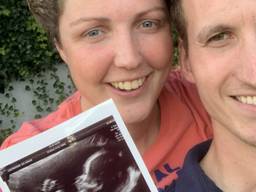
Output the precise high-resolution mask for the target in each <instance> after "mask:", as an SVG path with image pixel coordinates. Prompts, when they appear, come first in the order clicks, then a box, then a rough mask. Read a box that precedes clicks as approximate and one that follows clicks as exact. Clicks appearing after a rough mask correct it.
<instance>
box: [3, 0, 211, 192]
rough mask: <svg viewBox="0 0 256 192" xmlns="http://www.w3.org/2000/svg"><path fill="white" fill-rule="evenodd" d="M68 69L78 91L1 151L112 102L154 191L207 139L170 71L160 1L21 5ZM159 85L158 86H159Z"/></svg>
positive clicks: (192, 97)
mask: <svg viewBox="0 0 256 192" xmlns="http://www.w3.org/2000/svg"><path fill="white" fill-rule="evenodd" d="M28 3H29V6H30V9H31V11H32V12H33V14H34V15H35V17H36V18H37V20H38V21H39V22H40V23H41V24H42V25H43V27H44V28H45V29H46V30H47V31H48V33H49V34H50V37H51V38H52V40H53V41H54V43H55V45H56V47H57V50H58V52H59V54H60V56H61V57H62V59H63V60H64V61H65V63H66V64H67V65H68V67H69V70H70V72H71V76H72V79H73V81H74V83H75V85H76V88H77V90H78V91H77V92H76V93H75V94H74V95H72V96H71V97H70V98H68V99H67V100H66V101H64V102H63V103H62V104H61V105H60V106H59V108H58V110H57V111H55V112H53V113H52V114H50V115H48V116H47V117H45V118H42V119H39V120H34V121H30V122H26V123H24V124H23V125H22V127H21V129H20V130H19V131H18V132H16V133H15V134H13V135H12V136H10V137H9V138H8V139H7V140H6V141H5V142H4V144H3V145H2V148H6V147H8V146H10V145H12V144H14V143H17V142H19V141H21V140H24V139H26V138H28V137H31V136H32V135H35V134H37V133H40V132H42V131H44V130H47V129H49V128H51V127H53V126H55V125H57V124H59V123H61V122H63V121H65V120H67V119H69V118H71V117H73V116H75V115H77V114H79V113H80V112H82V111H85V110H87V109H89V108H90V107H92V106H95V105H96V104H98V103H100V102H102V101H104V100H106V99H108V98H112V99H113V100H114V102H115V103H116V105H117V107H118V109H119V111H120V113H121V116H122V117H123V119H124V122H125V123H126V126H127V128H128V129H129V132H130V133H131V135H132V137H133V139H134V141H135V144H136V145H137V147H138V149H139V151H140V153H141V154H142V156H143V158H144V161H145V163H146V165H147V167H148V169H149V171H150V172H151V174H152V176H153V178H154V180H155V181H156V183H157V185H158V187H159V189H162V188H163V187H164V185H165V183H170V180H172V179H173V178H175V177H176V171H177V170H178V169H179V167H180V166H181V164H182V161H183V158H184V154H185V153H186V152H187V149H188V148H190V147H191V145H194V144H195V143H198V142H200V141H202V140H205V139H207V138H208V137H209V136H210V135H211V133H210V132H211V131H210V126H209V125H210V121H209V119H208V116H207V114H206V113H205V111H204V109H203V108H202V106H201V103H200V101H199V98H198V96H197V93H196V91H195V89H194V87H193V86H192V85H191V84H189V83H187V82H185V81H183V80H182V78H180V76H179V73H177V72H173V73H170V72H169V70H170V63H171V60H172V54H171V53H172V39H171V30H170V22H169V14H168V12H169V11H168V2H167V1H163V0H140V1H138V0H105V1H102V0H58V1H56V0H44V1H42V0H28ZM163 87H164V88H163Z"/></svg>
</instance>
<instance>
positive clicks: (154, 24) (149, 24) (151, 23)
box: [139, 20, 159, 31]
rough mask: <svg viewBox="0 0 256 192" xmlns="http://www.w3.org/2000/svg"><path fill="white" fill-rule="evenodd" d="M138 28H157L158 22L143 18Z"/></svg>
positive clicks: (147, 29)
mask: <svg viewBox="0 0 256 192" xmlns="http://www.w3.org/2000/svg"><path fill="white" fill-rule="evenodd" d="M139 28H140V29H143V30H146V31H152V30H157V29H158V28H159V22H158V21H152V20H145V21H143V22H141V23H140V25H139Z"/></svg>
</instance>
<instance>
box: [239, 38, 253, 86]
mask: <svg viewBox="0 0 256 192" xmlns="http://www.w3.org/2000/svg"><path fill="white" fill-rule="evenodd" d="M240 51H241V52H242V54H241V58H240V61H241V66H242V67H241V68H240V69H239V68H238V69H237V73H238V74H240V75H239V76H240V78H241V80H243V81H245V82H247V83H249V84H251V85H253V86H255V87H256V33H255V35H254V37H253V38H250V39H247V41H246V43H244V46H243V47H242V49H241V50H240Z"/></svg>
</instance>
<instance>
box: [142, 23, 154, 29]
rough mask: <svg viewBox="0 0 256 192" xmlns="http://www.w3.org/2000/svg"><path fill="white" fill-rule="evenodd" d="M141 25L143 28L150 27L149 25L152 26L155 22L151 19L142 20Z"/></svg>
mask: <svg viewBox="0 0 256 192" xmlns="http://www.w3.org/2000/svg"><path fill="white" fill-rule="evenodd" d="M142 26H143V27H144V28H151V27H154V26H155V23H153V22H152V21H144V22H143V23H142Z"/></svg>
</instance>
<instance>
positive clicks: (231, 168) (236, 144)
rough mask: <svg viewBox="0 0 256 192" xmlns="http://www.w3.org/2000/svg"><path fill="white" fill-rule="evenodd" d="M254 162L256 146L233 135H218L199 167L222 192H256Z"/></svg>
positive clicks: (255, 167)
mask: <svg viewBox="0 0 256 192" xmlns="http://www.w3.org/2000/svg"><path fill="white" fill-rule="evenodd" d="M215 130H217V129H215ZM218 130H222V129H218ZM255 159H256V147H255V146H252V145H249V144H247V143H245V142H243V141H242V140H240V139H238V138H237V137H236V136H234V135H232V134H227V133H223V132H222V131H219V132H218V131H215V134H214V140H213V142H212V144H211V146H210V149H209V151H208V153H207V155H206V156H205V157H204V158H203V160H202V161H201V163H200V165H201V167H202V169H203V170H204V172H205V173H206V175H208V176H209V178H211V179H212V180H213V181H214V183H215V184H216V185H217V186H218V187H219V188H220V189H222V190H223V191H232V192H248V191H250V192H256V160H255Z"/></svg>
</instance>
